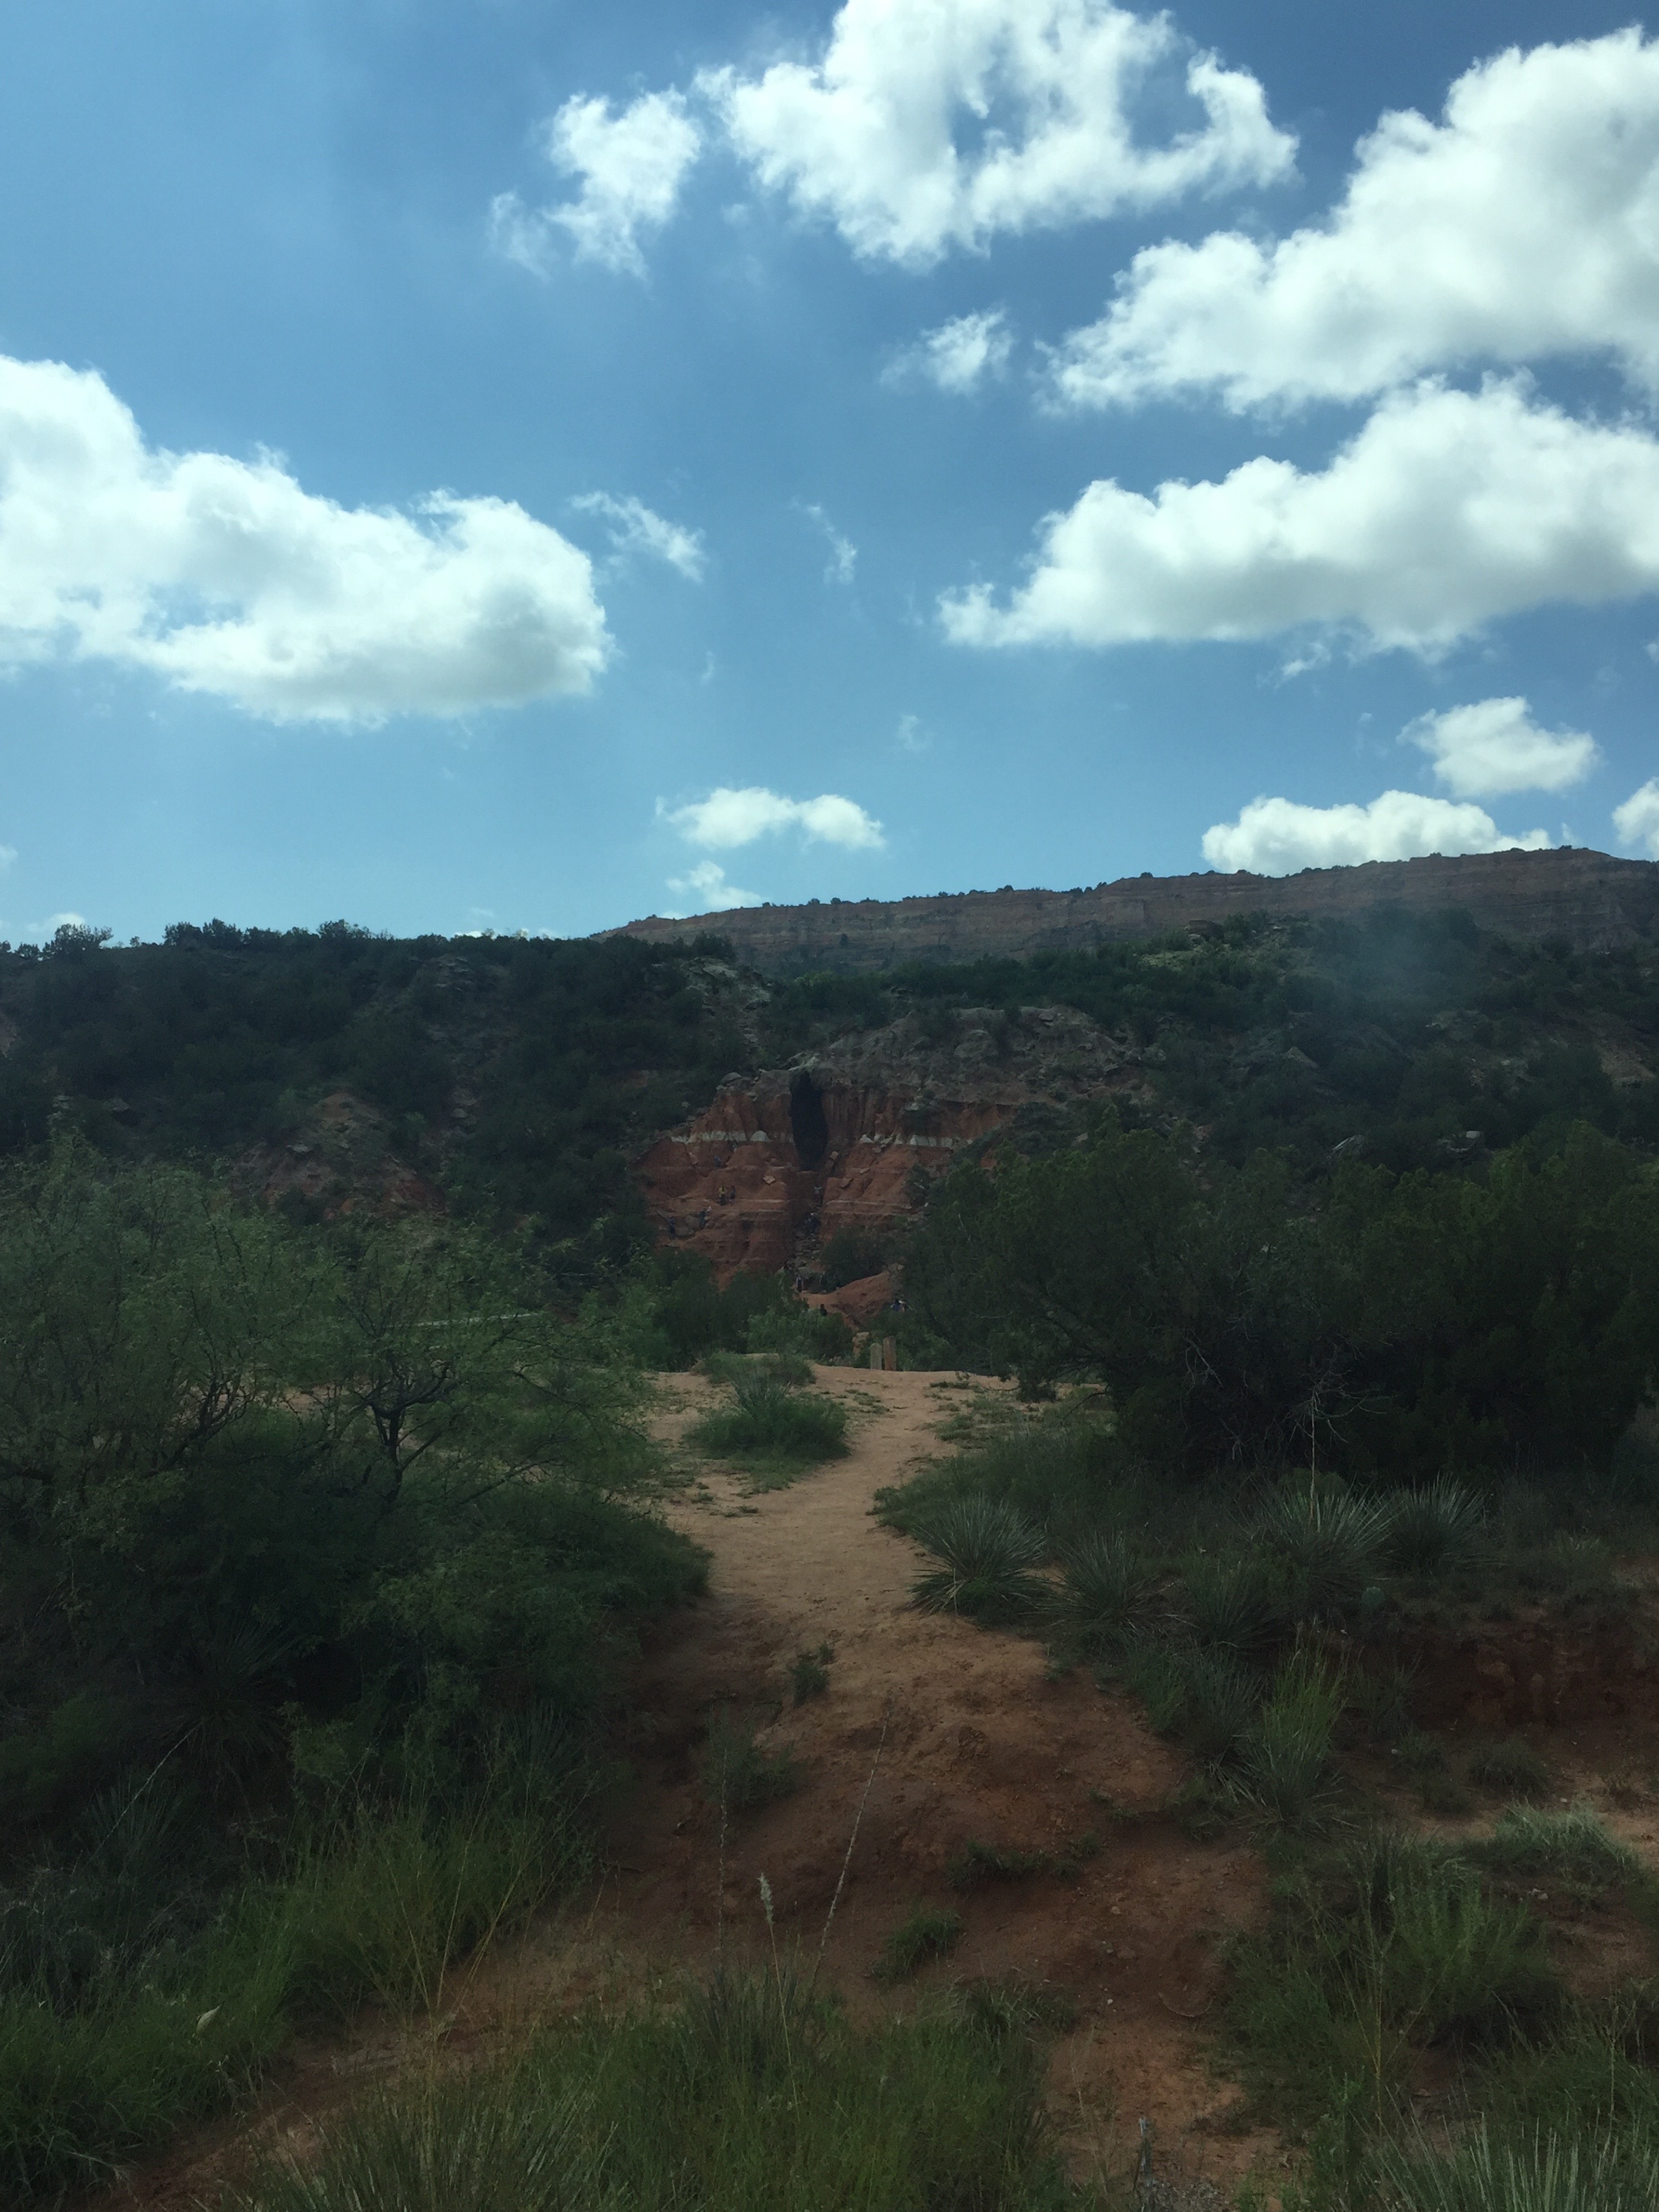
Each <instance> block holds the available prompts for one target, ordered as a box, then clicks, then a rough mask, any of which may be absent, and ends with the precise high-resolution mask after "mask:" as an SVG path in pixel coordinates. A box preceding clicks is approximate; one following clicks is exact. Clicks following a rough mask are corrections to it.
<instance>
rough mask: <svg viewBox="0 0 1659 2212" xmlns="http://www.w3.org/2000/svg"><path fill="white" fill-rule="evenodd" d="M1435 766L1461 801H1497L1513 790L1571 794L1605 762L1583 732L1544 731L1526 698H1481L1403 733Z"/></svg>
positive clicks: (1426, 717) (1420, 721) (1425, 719)
mask: <svg viewBox="0 0 1659 2212" xmlns="http://www.w3.org/2000/svg"><path fill="white" fill-rule="evenodd" d="M1401 736H1402V737H1404V738H1407V739H1408V740H1409V742H1410V743H1411V744H1414V745H1419V746H1420V747H1421V748H1422V750H1424V751H1425V753H1427V755H1428V756H1429V757H1430V759H1431V761H1432V762H1433V763H1434V772H1435V775H1437V777H1438V779H1439V780H1440V781H1441V782H1442V783H1443V784H1444V785H1445V787H1446V788H1447V790H1448V791H1449V792H1451V793H1454V794H1455V796H1456V797H1457V798H1459V799H1497V798H1499V797H1501V796H1502V795H1503V794H1504V793H1505V792H1510V791H1565V789H1566V787H1567V786H1568V785H1569V784H1570V783H1577V782H1579V781H1581V780H1582V779H1583V777H1585V776H1587V775H1589V772H1590V770H1591V769H1593V768H1594V767H1595V764H1596V763H1597V761H1598V760H1599V759H1600V758H1601V754H1600V751H1599V750H1598V749H1597V747H1596V743H1595V738H1592V737H1591V736H1590V735H1589V733H1588V732H1586V731H1583V730H1544V729H1541V728H1540V727H1539V726H1538V725H1537V723H1536V722H1534V720H1533V719H1532V714H1531V711H1530V709H1529V708H1528V705H1527V702H1526V701H1525V700H1524V699H1478V700H1476V701H1475V702H1474V704H1473V705H1472V706H1468V707H1449V708H1447V709H1446V711H1445V712H1444V713H1443V714H1422V715H1419V718H1418V719H1417V720H1416V721H1414V722H1413V723H1411V724H1410V725H1409V726H1407V728H1406V729H1405V730H1403V731H1402V732H1401Z"/></svg>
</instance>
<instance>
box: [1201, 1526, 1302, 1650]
mask: <svg viewBox="0 0 1659 2212" xmlns="http://www.w3.org/2000/svg"><path fill="white" fill-rule="evenodd" d="M1291 1610H1292V1608H1291V1605H1290V1603H1289V1601H1288V1597H1287V1593H1286V1589H1285V1575H1284V1573H1283V1571H1282V1570H1281V1569H1279V1567H1278V1565H1277V1564H1276V1562H1275V1561H1273V1559H1267V1558H1263V1557H1262V1555H1261V1553H1252V1552H1247V1553H1242V1554H1240V1553H1234V1554H1226V1553H1223V1554H1222V1555H1220V1556H1219V1557H1217V1556H1214V1555H1209V1556H1205V1555H1200V1557H1199V1558H1197V1559H1192V1560H1190V1561H1189V1562H1188V1566H1187V1571H1186V1574H1185V1577H1184V1578H1183V1583H1182V1612H1183V1613H1185V1615H1186V1617H1187V1624H1188V1627H1189V1629H1190V1630H1191V1632H1192V1634H1193V1638H1194V1641H1195V1642H1197V1643H1199V1644H1207V1645H1209V1646H1211V1647H1212V1649H1214V1650H1221V1651H1231V1652H1236V1653H1237V1655H1238V1656H1240V1657H1241V1658H1250V1657H1253V1656H1255V1654H1256V1653H1258V1652H1260V1651H1262V1650H1266V1649H1267V1647H1268V1646H1270V1645H1271V1644H1274V1643H1276V1642H1278V1641H1279V1638H1281V1637H1282V1636H1284V1635H1285V1632H1286V1631H1287V1630H1288V1629H1289V1628H1290V1626H1291Z"/></svg>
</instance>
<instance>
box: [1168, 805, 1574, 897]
mask: <svg viewBox="0 0 1659 2212" xmlns="http://www.w3.org/2000/svg"><path fill="white" fill-rule="evenodd" d="M1549 843H1550V839H1549V836H1548V835H1547V832H1545V831H1544V830H1542V829H1529V830H1528V832H1527V833H1526V835H1525V836H1521V837H1506V836H1504V833H1503V831H1502V830H1501V829H1498V825H1497V823H1495V822H1494V821H1493V820H1492V817H1491V815H1489V814H1487V813H1486V812H1484V811H1482V809H1481V808H1480V807H1478V806H1455V805H1453V804H1452V802H1451V801H1450V800H1449V799H1423V798H1419V795H1418V794H1417V793H1415V792H1414V791H1385V792H1384V793H1383V795H1382V796H1381V798H1379V799H1372V801H1371V803H1370V805H1369V806H1352V805H1350V806H1298V805H1296V804H1295V803H1294V801H1292V800H1291V799H1252V800H1251V801H1250V804H1249V805H1248V806H1247V807H1245V808H1244V809H1243V812H1242V813H1241V814H1240V815H1239V817H1238V819H1237V822H1218V823H1215V824H1214V826H1213V827H1212V828H1211V829H1206V831H1205V833H1204V857H1205V859H1206V860H1207V861H1209V863H1210V865H1211V866H1212V867H1215V868H1220V869H1223V870H1226V871H1231V870H1234V869H1239V868H1243V869H1248V870H1249V872H1250V873H1251V874H1252V875H1257V876H1289V875H1294V874H1295V873H1296V872H1297V870H1298V869H1301V868H1346V867H1353V866H1358V864H1359V863H1360V862H1361V861H1364V860H1416V859H1418V858H1419V856H1420V855H1421V854H1425V853H1507V852H1523V853H1537V852H1542V851H1545V850H1546V849H1547V848H1548V846H1549Z"/></svg>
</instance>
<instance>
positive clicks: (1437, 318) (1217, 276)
mask: <svg viewBox="0 0 1659 2212" xmlns="http://www.w3.org/2000/svg"><path fill="white" fill-rule="evenodd" d="M1586 350H1588V351H1594V352H1601V353H1603V354H1607V355H1611V356H1613V357H1614V358H1615V359H1617V360H1618V361H1620V362H1622V364H1623V365H1624V366H1625V368H1626V370H1627V371H1628V372H1629V373H1630V374H1632V375H1633V376H1635V377H1636V378H1638V380H1641V381H1642V382H1644V384H1647V385H1649V386H1651V385H1653V384H1655V383H1659V42H1653V41H1650V40H1645V39H1644V37H1643V36H1642V33H1640V31H1639V30H1635V29H1632V30H1626V31H1619V32H1615V33H1613V34H1612V35H1611V36H1608V37H1606V38H1600V39H1587V40H1579V41H1577V42H1576V43H1574V44H1571V45H1566V46H1538V47H1535V48H1534V49H1533V50H1532V51H1531V52H1527V53H1522V52H1519V51H1518V50H1516V49H1515V48H1510V51H1509V52H1506V53H1502V54H1499V55H1498V56H1496V57H1495V58H1493V59H1492V60H1490V61H1486V62H1482V63H1481V64H1479V65H1478V66H1477V67H1475V68H1474V69H1471V70H1468V73H1467V74H1466V75H1465V76H1462V77H1460V78H1459V79H1458V80H1457V82H1455V84H1454V85H1453V87H1452V88H1451V92H1450V94H1449V97H1448V99H1447V102H1446V108H1445V116H1444V119H1443V121H1442V122H1440V123H1433V122H1431V121H1429V120H1428V119H1427V118H1425V117H1424V116H1421V115H1419V114H1416V113H1414V112H1409V111H1408V112H1405V113H1399V114H1389V115H1385V116H1384V117H1383V119H1382V121H1381V122H1380V123H1379V124H1378V125H1377V127H1376V131H1374V132H1373V133H1372V135H1371V136H1370V137H1369V138H1366V139H1364V140H1363V141H1362V142H1361V143H1360V145H1359V147H1358V152H1357V158H1356V161H1355V166H1354V169H1353V173H1352V178H1351V179H1350V181H1349V185H1348V188H1347V191H1346V195H1345V197H1343V199H1342V201H1341V202H1340V204H1339V205H1338V206H1337V207H1336V208H1334V210H1332V212H1331V213H1330V215H1329V216H1328V217H1327V218H1326V220H1325V221H1324V222H1322V223H1320V224H1318V225H1316V226H1313V227H1311V228H1307V229H1304V230H1298V231H1296V232H1294V233H1292V234H1291V236H1289V237H1287V238H1284V239H1280V240H1278V241H1276V242H1271V241H1270V242H1267V243H1265V244H1264V243H1261V242H1260V241H1258V240H1256V239H1255V238H1251V237H1247V236H1246V235H1244V234H1243V233H1242V232H1238V231H1221V232H1218V233H1216V234H1213V235H1212V236H1211V237H1209V238H1206V239H1204V240H1202V241H1201V242H1200V243H1199V244H1198V245H1196V246H1186V245H1181V244H1177V243H1174V242H1170V243H1166V244H1164V245H1160V246H1149V247H1147V248H1146V250H1145V251H1143V252H1140V253H1139V254H1138V255H1137V256H1136V257H1135V259H1134V261H1133V264H1131V266H1130V268H1129V270H1128V271H1127V275H1126V276H1124V278H1123V279H1122V280H1121V286H1120V295H1119V297H1118V298H1117V300H1116V301H1115V302H1114V304H1113V306H1112V307H1111V308H1110V309H1109V312H1108V313H1107V314H1106V315H1105V317H1104V318H1103V319H1102V320H1101V321H1099V322H1097V323H1096V324H1094V325H1091V327H1089V328H1088V329H1086V330H1083V331H1078V332H1076V333H1074V335H1073V337H1071V338H1070V339H1069V340H1067V342H1066V344H1065V345H1064V347H1063V348H1062V349H1060V354H1059V356H1058V358H1057V360H1056V362H1055V380H1056V385H1057V388H1058V391H1059V392H1060V395H1061V396H1062V397H1063V398H1066V399H1069V400H1071V401H1073V402H1074V403H1076V404H1085V405H1087V404H1096V405H1100V404H1111V403H1114V402H1124V401H1130V400H1135V399H1139V398H1145V397H1146V396H1147V395H1148V394H1152V393H1168V392H1177V391H1182V390H1188V391H1200V390H1206V389H1207V390H1215V391H1218V392H1219V393H1220V394H1221V396H1222V397H1223V398H1225V400H1227V401H1228V402H1229V403H1230V404H1231V405H1233V406H1235V407H1245V406H1249V405H1252V404H1257V403H1260V402H1262V401H1267V400H1307V399H1320V398H1324V399H1352V398H1361V397H1363V396H1364V395H1366V394H1368V393H1371V392H1380V391H1382V390H1383V389H1385V388H1386V387H1387V386H1390V385H1393V384H1396V383H1399V382H1401V381H1403V380H1406V379H1407V378H1409V377H1413V376H1415V375H1418V374H1421V373H1422V372H1424V371H1425V370H1428V369H1433V368H1442V367H1447V368H1449V367H1451V366H1452V365H1454V364H1455V363H1457V362H1468V361H1477V360H1497V361H1500V362H1525V361H1533V360H1540V359H1542V358H1544V357H1545V356H1550V355H1558V354H1566V353H1574V352H1581V351H1586Z"/></svg>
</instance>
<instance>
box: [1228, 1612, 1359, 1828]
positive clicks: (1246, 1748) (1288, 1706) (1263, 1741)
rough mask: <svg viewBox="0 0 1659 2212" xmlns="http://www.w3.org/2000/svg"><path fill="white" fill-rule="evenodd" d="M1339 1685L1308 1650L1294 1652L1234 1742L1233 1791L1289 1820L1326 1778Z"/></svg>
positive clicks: (1338, 1708) (1318, 1793)
mask: <svg viewBox="0 0 1659 2212" xmlns="http://www.w3.org/2000/svg"><path fill="white" fill-rule="evenodd" d="M1342 1703H1343V1683H1342V1678H1341V1676H1340V1674H1338V1673H1337V1672H1336V1671H1335V1669H1334V1668H1331V1667H1328V1666H1327V1665H1326V1664H1325V1663H1324V1662H1322V1660H1320V1659H1319V1658H1317V1657H1316V1656H1314V1655H1312V1654H1311V1653H1307V1652H1297V1653H1296V1654H1295V1655H1294V1656H1292V1657H1291V1658H1290V1659H1288V1660H1286V1662H1285V1664H1284V1665H1283V1666H1282V1667H1281V1668H1279V1673H1278V1674H1277V1675H1276V1676H1275V1678H1274V1680H1273V1691H1272V1694H1271V1695H1270V1696H1269V1697H1268V1699H1267V1703H1266V1704H1265V1705H1263V1706H1262V1708H1261V1711H1260V1713H1259V1714H1258V1715H1257V1716H1256V1717H1255V1721H1254V1723H1252V1724H1251V1725H1250V1727H1249V1729H1246V1730H1245V1731H1244V1733H1243V1735H1242V1737H1241V1738H1240V1739H1239V1742H1238V1789H1239V1792H1240V1794H1241V1796H1243V1797H1244V1798H1245V1799H1246V1800H1247V1801H1248V1802H1249V1803H1251V1804H1253V1805H1257V1806H1260V1807H1261V1809H1262V1810H1263V1811H1265V1812H1268V1813H1271V1814H1273V1815H1274V1817H1275V1818H1276V1819H1278V1820H1297V1819H1298V1818H1299V1817H1300V1816H1301V1815H1302V1814H1304V1813H1305V1812H1307V1811H1308V1809H1309V1808H1310V1807H1311V1806H1312V1805H1313V1803H1314V1802H1315V1801H1316V1799H1317V1798H1318V1797H1320V1796H1322V1795H1323V1794H1324V1792H1325V1790H1326V1789H1327V1788H1328V1785H1329V1783H1330V1779H1331V1731H1332V1729H1334V1727H1335V1725H1336V1722H1337V1717H1338V1716H1339V1715H1340V1712H1341V1711H1342Z"/></svg>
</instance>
